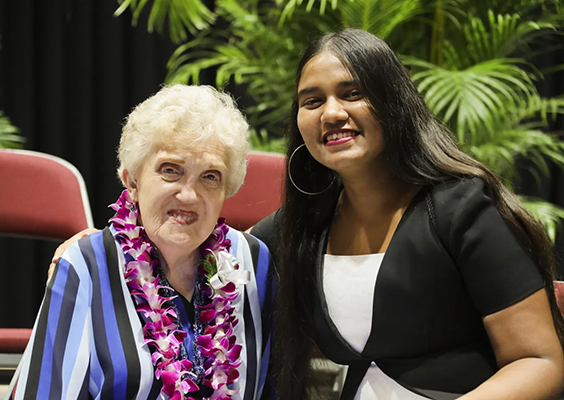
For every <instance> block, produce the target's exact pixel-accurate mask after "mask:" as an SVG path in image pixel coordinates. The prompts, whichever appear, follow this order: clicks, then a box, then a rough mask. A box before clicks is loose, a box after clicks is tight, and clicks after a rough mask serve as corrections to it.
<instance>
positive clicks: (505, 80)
mask: <svg viewBox="0 0 564 400" xmlns="http://www.w3.org/2000/svg"><path fill="white" fill-rule="evenodd" d="M521 61H522V60H519V59H495V60H490V61H485V62H482V63H480V64H476V65H474V66H472V67H469V68H467V69H465V70H447V69H444V68H440V67H436V66H435V65H433V64H430V63H427V62H424V61H421V60H417V59H414V58H407V57H406V58H404V62H405V63H406V64H409V65H412V66H415V67H418V68H419V69H421V71H419V72H416V73H415V74H414V75H413V79H414V81H415V82H416V83H417V85H418V88H419V90H420V92H421V93H422V94H423V95H424V98H425V101H426V102H427V104H428V106H429V107H430V108H431V110H432V111H433V112H434V113H436V114H437V115H439V116H441V118H442V119H443V121H444V122H445V123H446V124H447V125H449V126H450V127H451V128H452V129H453V131H454V132H455V134H456V136H457V138H458V140H459V142H460V143H461V144H465V143H466V142H470V143H472V142H474V141H475V137H476V136H482V135H486V136H488V137H489V136H491V135H492V134H493V133H494V131H495V129H494V128H495V127H496V125H497V124H498V123H499V118H500V117H501V115H500V113H499V108H500V107H501V106H508V107H512V108H513V109H515V108H516V106H515V105H516V104H518V103H519V102H521V101H522V99H523V98H524V97H525V98H527V97H530V96H534V95H535V94H536V89H535V87H534V85H533V84H532V82H531V79H530V77H529V76H528V74H527V73H526V72H524V71H523V70H522V69H520V68H519V67H518V66H517V64H518V63H520V62H521Z"/></svg>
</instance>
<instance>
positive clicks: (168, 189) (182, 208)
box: [128, 139, 228, 262]
mask: <svg viewBox="0 0 564 400" xmlns="http://www.w3.org/2000/svg"><path fill="white" fill-rule="evenodd" d="M225 159H226V151H225V146H224V145H223V143H221V142H220V141H219V139H210V140H208V141H207V142H206V143H202V144H194V145H191V146H190V147H188V148H184V149H174V150H169V149H161V150H157V151H156V152H154V153H153V154H152V155H151V156H149V157H148V159H147V160H146V161H145V163H144V164H143V167H142V168H141V170H140V171H139V173H138V174H137V176H136V180H135V181H134V182H132V184H131V186H132V187H128V189H129V190H130V192H131V194H132V196H133V198H134V199H136V200H137V201H138V202H139V212H140V216H141V220H142V224H143V226H144V227H145V230H146V232H147V235H148V236H149V238H150V239H151V241H152V242H153V243H154V244H155V245H156V246H157V248H158V249H159V251H160V252H161V253H162V255H163V256H164V257H165V260H166V259H167V255H171V256H173V257H174V258H180V259H182V258H189V257H190V256H191V255H192V254H193V252H195V251H196V250H197V249H198V248H199V246H200V245H201V244H202V243H203V242H204V241H205V240H206V239H207V237H208V236H209V235H210V234H211V232H212V230H213V228H214V227H215V225H216V222H217V219H218V217H219V213H220V211H221V209H222V207H223V202H224V200H225V182H226V178H227V173H228V171H227V166H226V163H225V161H224V160H225ZM128 186H129V185H128ZM167 262H169V261H168V260H167Z"/></svg>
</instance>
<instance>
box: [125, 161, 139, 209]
mask: <svg viewBox="0 0 564 400" xmlns="http://www.w3.org/2000/svg"><path fill="white" fill-rule="evenodd" d="M121 180H122V181H123V183H124V184H125V187H126V188H127V190H128V192H129V196H130V197H131V199H132V200H133V201H134V202H135V203H137V201H138V200H139V196H138V189H137V180H135V178H134V177H133V174H131V173H129V170H128V169H127V168H124V169H123V171H122V172H121Z"/></svg>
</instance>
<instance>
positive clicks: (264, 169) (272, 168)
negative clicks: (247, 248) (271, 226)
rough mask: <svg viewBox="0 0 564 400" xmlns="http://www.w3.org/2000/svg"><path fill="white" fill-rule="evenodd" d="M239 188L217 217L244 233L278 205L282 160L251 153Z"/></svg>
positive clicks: (282, 172) (274, 155)
mask: <svg viewBox="0 0 564 400" xmlns="http://www.w3.org/2000/svg"><path fill="white" fill-rule="evenodd" d="M247 160H248V167H247V176H246V177H245V182H244V183H243V186H241V189H239V191H238V192H237V194H235V196H233V197H230V198H229V199H227V200H226V201H225V204H224V205H223V210H221V216H222V217H224V218H225V222H226V223H227V224H228V225H229V226H232V227H233V228H235V229H239V230H243V231H244V230H246V229H248V228H250V227H251V226H253V225H254V224H256V223H257V222H258V221H260V220H261V219H263V218H264V217H266V216H268V215H269V214H271V213H272V212H274V211H276V209H278V207H280V205H281V204H282V196H283V190H282V188H283V182H284V176H285V173H286V157H284V156H283V155H281V154H276V153H264V152H257V151H251V152H249V154H248V155H247Z"/></svg>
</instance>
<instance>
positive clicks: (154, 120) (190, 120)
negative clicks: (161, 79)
mask: <svg viewBox="0 0 564 400" xmlns="http://www.w3.org/2000/svg"><path fill="white" fill-rule="evenodd" d="M248 128H249V125H248V124H247V121H246V120H245V117H243V114H242V113H241V111H239V109H238V108H237V105H236V104H235V102H234V100H233V98H232V97H231V96H230V95H228V94H226V93H220V92H218V91H217V90H215V89H214V88H213V87H211V86H195V85H192V86H188V85H182V84H175V85H171V86H165V87H163V88H162V89H161V90H160V91H159V92H158V93H157V94H155V95H153V96H151V97H149V98H148V99H147V100H145V101H144V102H142V103H141V104H139V105H138V106H137V107H135V109H134V110H133V111H132V112H131V114H129V116H128V117H127V122H126V124H125V126H124V127H123V130H122V134H121V139H120V143H119V148H118V159H119V164H120V165H119V167H118V170H117V172H118V176H119V177H120V179H121V180H122V183H123V184H124V186H125V182H123V178H122V172H123V170H124V169H127V170H128V171H129V172H130V174H132V176H135V174H136V173H137V172H138V171H139V168H140V167H141V165H142V164H143V162H144V161H145V160H146V159H147V157H148V156H149V155H150V154H152V153H153V152H155V151H158V150H160V149H164V148H173V149H174V148H182V147H186V146H189V145H191V144H193V143H196V142H205V141H206V140H208V139H210V138H213V137H217V138H219V139H220V140H221V142H222V143H223V144H224V145H225V150H226V158H227V159H226V160H224V161H225V164H226V166H227V169H228V173H227V177H226V196H227V197H229V196H233V195H234V194H235V193H237V190H239V188H240V187H241V185H242V183H243V180H244V179H245V174H246V172H247V162H246V160H245V155H246V154H247V152H248V150H249V144H248V142H247V131H248Z"/></svg>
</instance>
